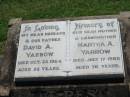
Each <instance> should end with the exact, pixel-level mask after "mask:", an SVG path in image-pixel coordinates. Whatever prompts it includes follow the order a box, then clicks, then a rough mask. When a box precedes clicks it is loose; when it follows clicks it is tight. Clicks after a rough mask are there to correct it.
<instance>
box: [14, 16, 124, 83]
mask: <svg viewBox="0 0 130 97" xmlns="http://www.w3.org/2000/svg"><path fill="white" fill-rule="evenodd" d="M111 75H112V76H113V77H115V78H116V77H124V62H123V53H122V44H121V36H120V26H119V21H118V20H117V19H115V18H114V19H95V20H76V21H69V20H67V21H55V22H40V23H24V24H22V25H21V31H20V39H19V47H18V54H17V62H16V69H15V81H19V80H20V81H21V80H24V79H29V78H34V79H35V78H44V80H46V79H47V78H53V79H55V78H58V79H64V80H65V79H66V78H70V79H78V78H81V79H88V78H89V77H90V79H91V78H92V76H94V77H95V76H96V77H98V76H99V77H100V76H103V77H104V78H107V77H110V76H111ZM114 75H115V76H114ZM118 75H119V76H118ZM101 78H102V77H101ZM47 80H49V79H47Z"/></svg>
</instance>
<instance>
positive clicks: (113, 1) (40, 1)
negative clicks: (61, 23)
mask: <svg viewBox="0 0 130 97" xmlns="http://www.w3.org/2000/svg"><path fill="white" fill-rule="evenodd" d="M124 10H125V11H127V10H130V0H0V41H4V40H6V32H7V24H8V21H9V19H11V18H17V17H22V18H23V19H40V18H43V19H44V18H63V17H78V16H88V15H105V14H117V13H119V12H120V11H124Z"/></svg>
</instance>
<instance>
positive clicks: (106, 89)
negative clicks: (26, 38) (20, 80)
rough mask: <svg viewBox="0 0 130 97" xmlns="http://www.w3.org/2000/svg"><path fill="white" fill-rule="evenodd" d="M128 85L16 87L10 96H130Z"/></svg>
mask: <svg viewBox="0 0 130 97" xmlns="http://www.w3.org/2000/svg"><path fill="white" fill-rule="evenodd" d="M129 96H130V95H129V87H128V85H115V86H114V85H113V86H107V85H104V86H101V85H99V86H96V85H95V86H86V85H83V86H68V87H66V86H64V87H61V86H60V87H53V86H52V87H51V88H35V89H31V88H24V89H14V90H12V91H11V92H10V97H129Z"/></svg>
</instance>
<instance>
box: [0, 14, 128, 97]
mask: <svg viewBox="0 0 130 97" xmlns="http://www.w3.org/2000/svg"><path fill="white" fill-rule="evenodd" d="M99 18H100V19H101V18H118V19H119V20H120V23H121V33H122V34H121V35H122V43H123V52H124V60H125V70H126V77H125V82H124V83H123V85H120V84H119V83H115V84H114V83H113V84H98V85H94V84H93V85H79V84H78V85H56V86H43V85H42V86H16V85H15V83H14V81H13V80H14V70H15V62H16V54H17V46H18V41H19V32H20V24H21V23H25V22H43V21H56V20H66V19H70V20H75V19H99ZM15 20H16V19H15ZM15 20H12V21H13V22H12V21H11V22H10V23H9V31H8V40H7V43H6V49H5V50H6V53H5V58H4V62H3V64H2V65H0V96H11V97H36V96H37V97H42V96H44V97H129V82H130V22H129V21H130V19H129V14H128V13H127V15H126V13H121V15H107V16H88V17H79V18H65V19H52V20H49V19H47V20H29V21H21V20H20V19H18V21H17V20H16V21H15ZM14 21H15V22H14ZM79 83H80V82H79ZM127 84H128V85H127ZM79 91H80V92H81V95H80V93H79V94H77V93H78V92H79ZM51 92H54V94H53V93H51ZM9 94H10V95H9ZM51 94H53V95H52V96H51Z"/></svg>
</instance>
